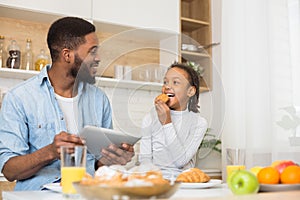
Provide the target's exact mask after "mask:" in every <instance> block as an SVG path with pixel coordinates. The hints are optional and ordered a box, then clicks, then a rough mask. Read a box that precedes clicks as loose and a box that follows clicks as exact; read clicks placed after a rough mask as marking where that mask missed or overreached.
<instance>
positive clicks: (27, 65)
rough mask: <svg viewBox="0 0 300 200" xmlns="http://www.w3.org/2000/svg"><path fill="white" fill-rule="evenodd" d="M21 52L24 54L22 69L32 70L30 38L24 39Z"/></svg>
mask: <svg viewBox="0 0 300 200" xmlns="http://www.w3.org/2000/svg"><path fill="white" fill-rule="evenodd" d="M23 54H24V56H23V59H22V69H25V70H32V69H33V68H34V67H33V53H32V50H31V40H30V39H27V40H26V47H25V52H24V53H23Z"/></svg>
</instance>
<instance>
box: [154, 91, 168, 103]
mask: <svg viewBox="0 0 300 200" xmlns="http://www.w3.org/2000/svg"><path fill="white" fill-rule="evenodd" d="M156 100H162V101H163V102H165V103H167V101H169V97H168V95H166V94H164V93H162V94H160V95H158V96H157V97H156Z"/></svg>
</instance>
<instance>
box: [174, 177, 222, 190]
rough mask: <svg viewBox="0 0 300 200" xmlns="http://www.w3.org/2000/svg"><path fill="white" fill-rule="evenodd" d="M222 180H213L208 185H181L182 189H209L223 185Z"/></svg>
mask: <svg viewBox="0 0 300 200" xmlns="http://www.w3.org/2000/svg"><path fill="white" fill-rule="evenodd" d="M221 183H222V180H219V179H211V180H210V181H208V182H207V183H181V184H180V188H183V189H201V188H209V187H213V186H216V185H221Z"/></svg>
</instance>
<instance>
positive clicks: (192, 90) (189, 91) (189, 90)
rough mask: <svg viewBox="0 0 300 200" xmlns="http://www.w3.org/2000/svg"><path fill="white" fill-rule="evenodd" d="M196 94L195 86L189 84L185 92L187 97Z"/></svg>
mask: <svg viewBox="0 0 300 200" xmlns="http://www.w3.org/2000/svg"><path fill="white" fill-rule="evenodd" d="M195 94H196V88H195V86H190V87H189V89H188V92H187V95H188V97H192V96H194V95H195Z"/></svg>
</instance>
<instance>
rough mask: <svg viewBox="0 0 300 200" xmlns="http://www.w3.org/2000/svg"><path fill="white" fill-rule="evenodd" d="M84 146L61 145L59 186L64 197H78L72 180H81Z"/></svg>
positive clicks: (84, 156)
mask: <svg viewBox="0 0 300 200" xmlns="http://www.w3.org/2000/svg"><path fill="white" fill-rule="evenodd" d="M86 154H87V148H86V146H75V147H70V146H62V147H61V154H60V156H61V186H62V192H63V197H64V198H72V199H74V198H80V195H79V194H77V192H76V190H75V188H74V187H73V182H76V181H81V179H82V178H83V176H84V175H85V171H86Z"/></svg>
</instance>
